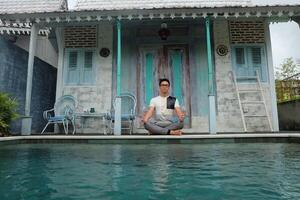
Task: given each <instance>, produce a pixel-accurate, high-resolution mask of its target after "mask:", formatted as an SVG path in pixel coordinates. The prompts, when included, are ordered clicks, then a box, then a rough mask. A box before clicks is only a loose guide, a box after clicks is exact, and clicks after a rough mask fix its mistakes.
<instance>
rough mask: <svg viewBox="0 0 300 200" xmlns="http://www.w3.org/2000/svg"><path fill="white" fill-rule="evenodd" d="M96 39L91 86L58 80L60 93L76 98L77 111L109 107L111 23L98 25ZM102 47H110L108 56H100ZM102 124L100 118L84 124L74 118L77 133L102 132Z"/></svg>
mask: <svg viewBox="0 0 300 200" xmlns="http://www.w3.org/2000/svg"><path fill="white" fill-rule="evenodd" d="M97 39H98V40H97V41H98V47H97V48H96V56H97V57H96V65H95V66H96V69H95V78H96V79H95V80H96V84H95V85H92V86H67V85H65V84H64V81H60V83H61V84H62V85H61V87H62V88H63V91H62V95H73V96H74V97H75V98H76V99H77V101H78V105H79V107H78V110H77V112H84V111H86V110H90V108H95V111H96V112H97V113H105V112H108V111H109V110H110V109H111V101H112V58H113V51H112V44H113V43H112V40H113V25H112V24H110V23H105V22H103V23H102V24H101V25H99V26H98V38H97ZM104 47H106V48H109V49H110V52H111V53H110V55H109V56H108V57H101V56H100V55H99V51H100V49H101V48H104ZM63 77H64V76H63ZM57 83H59V81H58V82H57ZM103 125H104V124H103V123H102V119H100V118H88V119H86V120H85V122H84V124H83V122H82V121H81V119H80V118H77V119H76V127H77V132H78V133H103V132H104V131H103V130H104V129H103V128H104V127H103Z"/></svg>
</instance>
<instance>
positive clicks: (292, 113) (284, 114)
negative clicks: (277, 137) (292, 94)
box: [277, 100, 300, 131]
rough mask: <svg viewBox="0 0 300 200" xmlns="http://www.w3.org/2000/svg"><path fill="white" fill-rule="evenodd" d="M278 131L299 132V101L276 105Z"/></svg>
mask: <svg viewBox="0 0 300 200" xmlns="http://www.w3.org/2000/svg"><path fill="white" fill-rule="evenodd" d="M277 106H278V118H279V129H280V130H281V131H283V130H285V131H299V130H300V100H292V101H288V102H283V103H278V104H277Z"/></svg>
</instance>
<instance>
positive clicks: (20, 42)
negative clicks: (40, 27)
mask: <svg viewBox="0 0 300 200" xmlns="http://www.w3.org/2000/svg"><path fill="white" fill-rule="evenodd" d="M29 40H30V36H22V35H21V36H17V40H16V42H15V45H17V46H18V47H20V48H22V49H24V50H26V51H27V52H28V49H29ZM35 56H36V57H38V58H39V59H41V60H43V61H44V62H46V63H48V64H50V65H52V66H54V67H57V59H58V55H57V51H56V50H55V48H54V47H53V46H52V44H51V42H50V41H49V40H48V38H47V37H46V36H38V37H37V44H36V53H35Z"/></svg>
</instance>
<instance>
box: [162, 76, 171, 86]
mask: <svg viewBox="0 0 300 200" xmlns="http://www.w3.org/2000/svg"><path fill="white" fill-rule="evenodd" d="M164 81H166V82H168V84H169V85H170V81H169V79H167V78H161V79H159V85H160V84H161V83H162V82H164Z"/></svg>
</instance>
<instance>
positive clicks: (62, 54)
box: [0, 0, 300, 133]
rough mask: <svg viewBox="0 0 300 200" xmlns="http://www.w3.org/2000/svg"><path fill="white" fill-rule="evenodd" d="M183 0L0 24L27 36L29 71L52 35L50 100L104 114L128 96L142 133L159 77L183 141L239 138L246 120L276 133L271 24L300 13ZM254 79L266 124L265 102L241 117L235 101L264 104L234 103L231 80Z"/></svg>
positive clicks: (41, 14) (86, 5)
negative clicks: (54, 55)
mask: <svg viewBox="0 0 300 200" xmlns="http://www.w3.org/2000/svg"><path fill="white" fill-rule="evenodd" d="M24 2H25V1H24ZM49 2H51V1H49ZM182 2H183V3H178V1H174V0H163V1H158V0H152V1H146V0H140V1H133V0H126V1H124V0H123V1H122V0H113V1H111V0H110V1H108V0H98V1H95V0H78V1H77V5H76V8H75V9H74V10H66V9H61V7H59V8H57V9H56V10H55V9H54V10H39V9H37V10H29V11H27V12H24V11H22V10H12V11H11V10H10V11H9V12H3V11H2V14H1V15H0V19H1V22H2V23H3V25H4V26H5V27H6V28H7V29H8V27H21V28H22V27H29V28H30V34H31V41H30V45H31V46H30V50H29V64H28V66H29V67H30V66H31V65H32V63H30V62H32V60H31V59H30V57H34V51H35V43H34V41H35V40H36V36H37V35H38V32H39V31H40V30H48V31H49V38H51V39H52V40H53V41H55V46H56V48H57V52H58V65H57V87H56V98H59V97H61V96H62V95H67V94H69V95H73V96H74V97H75V98H76V99H77V100H78V102H79V104H80V105H81V106H82V107H83V110H88V109H90V108H95V110H96V112H99V113H103V112H107V110H109V109H110V108H111V106H112V103H113V100H114V97H115V96H117V95H118V94H120V93H122V92H130V93H132V94H134V95H135V96H136V98H137V113H136V115H137V119H136V122H135V128H134V132H135V133H144V132H145V130H144V129H143V126H142V125H141V123H140V119H141V117H142V116H143V113H144V111H145V110H146V109H147V105H148V104H149V101H150V99H151V97H153V96H155V95H157V94H158V79H159V78H163V77H166V78H169V79H170V81H171V94H172V95H174V96H176V97H177V98H178V100H179V103H180V105H181V107H183V108H184V110H185V111H186V116H187V117H186V120H185V129H184V132H186V133H202V132H203V133H206V132H210V133H218V132H244V131H245V129H244V128H245V127H244V124H243V117H242V115H243V114H245V113H246V114H247V113H248V114H250V115H252V117H251V119H246V118H245V123H247V124H246V126H247V131H248V132H254V131H256V132H257V131H265V132H269V131H275V132H276V131H278V116H277V103H276V93H275V81H274V71H273V70H274V69H273V63H272V50H271V40H270V31H269V24H270V23H271V22H279V21H288V20H294V21H296V22H298V23H299V17H300V7H299V5H275V6H268V5H262V6H256V5H254V4H252V3H251V1H249V0H231V1H225V0H219V1H212V2H211V1H206V0H188V1H182ZM60 3H61V5H65V4H66V2H65V1H60ZM12 32H13V34H17V32H16V31H12ZM12 32H11V33H10V34H12ZM3 34H7V32H6V33H5V32H4V33H3ZM256 72H258V75H259V79H260V81H261V87H262V89H263V94H264V95H263V96H264V98H265V103H266V107H267V116H269V120H268V117H264V115H263V114H264V113H261V112H262V111H263V110H264V109H263V106H264V105H263V104H261V105H249V106H244V107H243V108H242V109H241V105H240V103H241V101H243V100H244V101H259V100H260V99H259V98H260V97H259V96H258V95H257V93H255V92H253V93H251V94H250V93H248V94H240V96H239V95H238V93H237V88H236V85H235V80H236V79H235V78H234V77H253V76H255V75H256ZM234 75H235V76H234ZM28 77H30V75H28ZM27 81H29V82H30V81H31V80H30V78H29V79H28V80H27ZM33 84H34V83H33ZM30 86H31V85H29V87H28V88H27V92H30ZM237 86H238V87H239V90H245V91H250V90H254V89H255V88H256V86H257V83H254V82H253V81H251V80H244V81H237ZM27 98H29V97H27ZM32 98H34V97H32ZM239 98H240V100H239ZM29 99H30V98H29ZM27 101H28V102H29V103H30V100H28V99H27ZM241 112H243V114H242V113H241ZM27 114H28V115H30V111H29V112H28V110H27ZM254 114H256V115H257V117H255V116H254ZM24 123H25V122H24ZM32 123H34V122H32ZM270 124H271V127H270ZM24 126H25V125H24ZM101 126H103V124H101V123H98V121H97V120H90V121H89V123H87V125H86V126H85V127H86V130H82V132H92V133H101V132H102V128H101ZM29 128H30V127H29ZM24 130H25V129H24Z"/></svg>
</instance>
